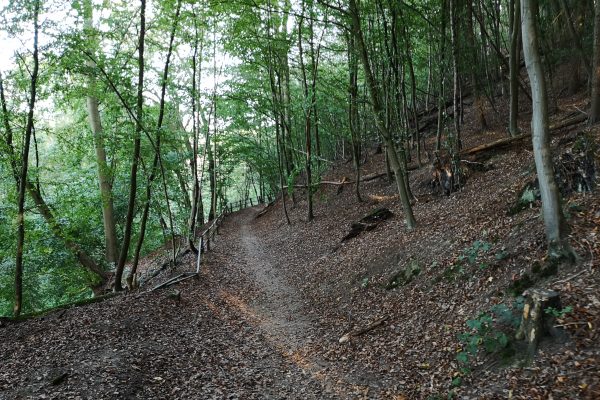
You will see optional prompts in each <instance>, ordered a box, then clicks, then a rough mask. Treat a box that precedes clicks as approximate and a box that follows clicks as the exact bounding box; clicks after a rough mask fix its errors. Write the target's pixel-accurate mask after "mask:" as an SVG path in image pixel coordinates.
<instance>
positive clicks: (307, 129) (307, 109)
mask: <svg viewBox="0 0 600 400" xmlns="http://www.w3.org/2000/svg"><path fill="white" fill-rule="evenodd" d="M305 5H306V4H305V2H302V15H301V16H300V19H299V21H298V53H299V57H300V72H301V75H302V87H303V90H304V103H305V106H304V138H305V149H306V160H305V162H306V166H305V170H306V186H307V189H306V199H307V202H308V210H307V218H308V220H309V221H312V220H313V218H314V214H313V201H312V200H313V199H312V170H311V164H312V129H311V119H312V115H311V114H312V105H311V104H310V103H308V102H309V95H310V94H309V90H308V81H307V78H306V68H305V65H304V57H303V54H304V51H303V48H302V25H303V22H304V18H305V17H304V11H305ZM311 98H312V97H311ZM307 103H308V104H307Z"/></svg>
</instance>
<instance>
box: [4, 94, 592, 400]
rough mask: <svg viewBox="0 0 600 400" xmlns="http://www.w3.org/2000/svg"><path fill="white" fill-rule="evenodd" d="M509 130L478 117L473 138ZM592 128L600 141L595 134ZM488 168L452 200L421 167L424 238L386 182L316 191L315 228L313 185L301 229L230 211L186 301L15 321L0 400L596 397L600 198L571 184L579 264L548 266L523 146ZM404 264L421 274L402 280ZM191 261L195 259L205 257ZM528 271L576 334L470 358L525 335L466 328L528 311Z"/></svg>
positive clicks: (561, 141) (505, 328)
mask: <svg viewBox="0 0 600 400" xmlns="http://www.w3.org/2000/svg"><path fill="white" fill-rule="evenodd" d="M569 101H571V100H569ZM563 109H567V107H563ZM563 114H564V115H566V114H568V112H564V113H563ZM564 115H562V116H561V115H558V116H556V117H555V119H556V120H560V119H561V118H562V117H564ZM467 117H468V116H467ZM524 119H525V118H523V120H524ZM522 122H523V121H522ZM523 125H525V123H524V124H523ZM523 128H524V129H525V127H523ZM580 130H582V127H581V126H574V127H569V128H566V129H564V130H562V131H560V132H556V133H555V134H554V138H553V143H554V147H555V150H556V152H557V153H562V152H564V151H566V149H569V148H571V147H572V145H573V142H574V140H575V137H576V133H577V132H578V131H580ZM503 134H504V133H503V132H502V131H501V129H500V128H498V129H497V130H495V131H493V130H492V131H489V132H486V133H483V134H482V133H477V132H475V130H474V129H472V127H471V128H470V129H467V130H466V137H465V142H466V145H467V146H474V145H477V144H480V143H485V142H489V141H491V140H494V139H498V138H500V137H502V136H503ZM590 135H591V137H593V138H594V139H595V140H596V142H597V143H600V135H599V129H598V128H595V129H593V130H592V131H591V132H590ZM485 164H486V166H487V167H488V168H487V171H485V172H483V171H479V172H477V171H473V172H471V173H470V174H469V177H468V179H467V180H466V183H465V185H464V187H463V188H462V190H461V191H458V192H455V193H452V194H451V195H450V196H448V197H446V196H444V195H440V194H437V193H435V192H432V189H431V187H430V186H429V185H428V182H429V181H430V179H431V173H430V171H429V168H428V167H424V168H422V169H419V170H417V171H415V172H414V173H411V187H412V188H413V192H414V194H415V196H416V198H417V201H416V203H415V207H414V210H415V215H416V218H417V221H418V226H417V228H416V229H415V230H414V231H412V232H407V231H406V229H405V228H404V224H403V221H402V210H401V208H400V203H399V199H398V198H397V196H396V195H395V190H394V185H391V184H389V183H388V182H387V181H386V180H385V179H384V178H382V179H379V180H373V181H370V182H366V183H364V184H363V185H362V191H363V196H364V198H365V200H366V201H365V202H363V203H357V202H356V200H355V197H354V194H353V191H352V188H351V187H350V186H349V185H348V186H345V187H344V189H343V190H342V191H341V192H338V188H339V187H338V186H331V185H322V188H321V189H320V190H319V192H318V193H317V194H316V196H315V199H316V201H315V220H314V221H312V222H307V221H306V218H305V211H306V207H305V206H306V205H305V203H304V197H303V194H302V193H301V192H299V193H297V196H296V197H297V199H298V201H297V204H296V205H295V207H293V209H291V210H290V217H291V220H292V224H291V225H287V224H286V222H285V219H284V216H283V209H282V204H281V201H279V202H277V203H276V204H275V206H274V207H272V208H271V209H270V210H269V211H268V212H267V213H266V214H265V215H263V216H262V217H260V218H258V219H256V218H255V216H256V215H257V214H258V213H259V211H261V208H260V207H254V208H250V209H246V210H242V211H240V212H238V213H234V214H232V215H230V216H228V217H227V218H226V219H225V222H224V225H223V227H222V229H221V230H220V235H219V236H218V238H217V241H216V243H215V245H214V246H213V251H212V252H210V253H209V254H208V255H207V257H206V259H205V264H204V266H203V270H202V273H201V276H200V279H199V280H187V281H186V282H184V283H182V284H180V285H178V286H177V289H178V290H180V299H177V298H175V297H176V296H173V294H174V292H173V290H174V289H173V288H167V289H164V290H158V291H155V292H145V291H144V290H143V289H142V290H140V291H139V292H134V293H129V294H126V295H124V296H120V297H118V298H113V299H110V300H107V301H105V302H102V303H97V304H91V305H88V306H84V307H78V308H74V309H68V310H65V311H59V312H55V313H51V314H49V315H47V316H45V317H41V318H37V319H33V320H28V321H24V322H18V323H17V322H4V323H2V324H1V325H0V360H1V363H0V399H29V398H31V399H38V398H78V397H79V398H97V399H102V398H106V399H109V398H144V399H148V398H182V399H185V398H215V399H221V398H243V399H247V398H274V399H278V398H281V399H283V398H286V399H288V398H296V399H306V398H314V399H322V398H340V399H346V398H382V399H392V398H393V399H403V398H407V399H434V398H440V399H442V398H449V397H453V396H463V398H486V399H492V398H499V399H500V398H513V399H517V398H519V399H532V398H540V399H542V398H544V399H545V398H569V399H571V398H572V399H576V398H590V399H591V398H598V397H599V396H600V371H599V370H598V368H599V366H600V346H599V345H598V343H600V341H599V339H600V334H599V331H598V326H599V324H600V300H599V297H600V296H599V295H598V293H600V291H599V289H600V271H599V262H598V261H597V260H599V259H600V241H599V240H598V236H597V235H598V228H599V226H600V199H599V196H598V194H597V191H596V192H595V193H592V194H589V193H587V194H585V193H582V194H579V193H576V194H572V195H570V196H569V197H568V198H567V202H566V204H565V207H566V209H567V210H568V212H569V223H570V224H571V226H572V243H573V245H574V247H575V250H576V251H577V253H578V254H579V256H580V260H579V262H578V264H577V265H576V266H574V267H568V268H567V267H561V268H559V269H558V271H557V272H556V273H553V272H552V271H547V270H544V269H543V268H541V269H542V271H545V273H541V272H540V271H538V268H537V267H536V266H537V265H539V266H543V265H544V254H545V244H544V243H545V239H544V234H543V223H542V221H541V217H540V210H539V203H538V202H536V201H533V202H532V203H531V206H529V207H526V208H525V209H524V210H522V211H520V212H517V213H511V212H510V209H511V208H512V207H513V205H514V202H515V200H516V199H517V197H518V195H519V193H520V191H521V190H522V188H523V187H524V185H525V184H526V183H528V182H530V181H531V180H532V178H533V170H534V169H533V157H532V154H531V150H530V146H529V145H528V141H527V140H524V141H522V142H520V143H519V144H517V145H516V146H512V147H510V148H508V149H503V150H502V151H495V152H491V153H489V154H488V157H487V160H486V161H485ZM363 169H364V174H365V175H366V174H370V173H376V172H377V173H380V172H382V171H384V170H385V167H384V160H383V158H382V156H381V155H379V154H373V151H369V153H368V155H367V160H366V162H365V164H364V165H363ZM344 176H346V177H351V176H352V171H351V168H350V165H349V164H339V165H336V168H334V169H332V170H331V171H330V172H329V175H328V176H327V177H326V179H327V180H332V181H333V180H341V179H342V177H344ZM378 207H387V208H389V209H390V210H391V211H392V212H393V213H394V215H395V216H394V217H393V218H391V219H389V220H387V221H384V222H382V223H381V224H379V225H378V226H377V227H376V228H375V229H374V230H372V231H369V232H364V233H362V234H361V235H359V236H358V237H356V238H353V239H350V240H348V241H345V242H342V241H341V239H342V238H343V237H344V236H345V235H346V234H347V233H348V230H349V227H350V224H351V223H352V222H355V221H357V220H359V219H360V218H361V217H362V216H364V215H365V214H367V213H368V212H370V211H372V210H373V209H375V208H378ZM406 267H410V268H411V269H410V271H411V273H410V274H409V276H406V278H403V275H402V274H401V272H402V271H403V270H405V269H406ZM179 268H180V269H187V270H193V269H195V266H194V259H193V258H191V257H190V258H187V259H186V261H185V262H184V264H183V265H182V266H180V267H179ZM526 275H527V276H529V277H531V278H532V280H533V281H534V282H533V284H534V285H535V286H536V287H543V288H551V289H554V290H557V291H559V293H560V295H561V299H562V305H563V307H565V308H567V307H570V308H571V311H568V309H566V310H565V309H563V310H562V311H563V312H562V314H561V313H560V311H561V310H557V312H559V314H560V315H559V318H558V320H557V324H559V325H561V326H562V327H564V329H565V331H566V332H567V333H568V338H567V340H566V341H563V342H562V343H559V342H556V341H554V342H551V341H548V342H544V343H543V344H542V346H541V349H540V352H539V354H538V356H537V357H536V358H535V359H534V360H533V361H532V362H531V363H524V362H523V360H522V358H521V357H519V355H520V354H518V353H519V347H517V346H516V345H513V344H510V343H509V344H508V345H507V347H506V348H502V349H498V350H499V351H498V352H496V353H493V354H488V353H486V352H485V351H484V350H483V349H481V350H480V351H479V353H478V356H476V357H475V356H468V363H461V362H459V361H458V360H457V356H458V355H460V354H461V352H462V351H464V350H465V347H466V346H465V343H463V342H461V340H460V339H459V337H460V336H461V335H463V336H465V335H466V337H467V338H470V339H473V338H474V340H475V342H476V344H477V343H479V342H483V341H484V339H485V338H486V337H491V336H493V335H496V334H500V333H504V334H505V335H506V337H507V338H512V337H513V335H514V328H511V327H510V326H509V325H510V324H508V325H503V324H501V323H500V322H501V321H500V319H501V318H500V316H498V315H496V314H494V315H493V316H494V318H495V319H494V322H491V323H489V325H490V329H489V330H488V331H487V332H485V333H481V338H477V337H476V332H475V331H474V330H473V327H474V326H475V325H474V324H476V323H473V322H470V324H471V326H470V327H469V326H467V321H468V320H471V321H479V322H480V323H482V321H484V320H483V319H481V318H478V317H479V316H480V315H481V314H482V313H487V314H489V315H492V314H490V310H492V309H494V310H500V309H501V308H500V306H499V305H500V304H503V305H505V306H506V307H505V308H504V309H503V310H505V311H506V310H512V311H513V313H514V314H513V316H512V318H513V319H514V318H516V319H518V312H519V311H518V305H517V306H516V307H513V305H514V303H515V302H516V303H518V299H519V297H515V295H520V294H522V292H523V291H524V290H525V289H526V287H525V286H527V285H524V284H523V283H526V282H525V280H524V279H523V278H524V277H525V276H526ZM542 275H545V276H542ZM518 282H521V283H522V284H521V286H519V285H516V283H518ZM504 314H506V313H504ZM373 323H375V324H373ZM482 324H483V325H485V324H487V322H485V321H484V322H483V323H482ZM480 325H481V324H480ZM361 331H364V332H362V333H358V332H361ZM351 332H354V333H356V335H350V337H349V340H340V339H341V338H342V337H343V336H345V335H346V334H348V333H351ZM486 335H487V336H486ZM494 337H496V336H494ZM479 339H481V340H479ZM499 341H500V339H497V342H499ZM496 344H497V343H496ZM482 347H483V346H476V348H482ZM515 353H517V354H515ZM467 368H468V370H467Z"/></svg>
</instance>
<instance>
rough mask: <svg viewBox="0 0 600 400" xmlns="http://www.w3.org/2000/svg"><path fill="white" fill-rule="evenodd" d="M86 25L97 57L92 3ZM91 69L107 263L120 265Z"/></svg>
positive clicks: (90, 92) (90, 104) (91, 112)
mask: <svg viewBox="0 0 600 400" xmlns="http://www.w3.org/2000/svg"><path fill="white" fill-rule="evenodd" d="M84 25H85V31H86V35H87V37H88V40H89V43H90V52H91V53H92V54H93V55H95V53H96V50H97V44H96V43H97V40H96V39H95V38H94V32H93V8H92V1H91V0H86V1H85V3H84ZM86 64H87V66H88V68H89V69H90V72H89V74H90V75H89V78H88V96H87V110H88V117H89V123H90V129H91V130H92V134H93V135H94V148H95V150H96V164H97V166H98V184H99V186H100V198H101V199H102V222H103V225H104V242H105V246H106V261H108V262H109V263H111V264H113V265H114V266H116V265H117V263H118V262H119V247H118V242H117V229H116V224H115V216H114V215H115V211H114V207H113V194H112V185H111V180H110V173H109V167H108V162H107V161H106V150H105V148H104V132H103V129H102V121H101V119H100V111H99V110H98V98H97V97H96V92H97V85H96V77H95V72H94V69H95V67H96V64H95V63H94V62H93V61H92V60H91V59H88V61H87V62H86Z"/></svg>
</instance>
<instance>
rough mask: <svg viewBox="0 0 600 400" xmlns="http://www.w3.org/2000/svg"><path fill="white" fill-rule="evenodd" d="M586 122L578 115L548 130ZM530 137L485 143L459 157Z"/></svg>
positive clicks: (585, 117) (551, 126)
mask: <svg viewBox="0 0 600 400" xmlns="http://www.w3.org/2000/svg"><path fill="white" fill-rule="evenodd" d="M586 120H587V116H586V115H583V114H579V115H576V116H574V117H571V118H567V119H564V120H562V121H560V122H557V123H555V124H552V125H550V130H551V131H555V130H559V129H563V128H566V127H569V126H572V125H576V124H578V123H581V122H585V121H586ZM530 136H531V134H530V133H524V134H522V135H518V136H514V137H509V138H503V139H498V140H494V141H493V142H489V143H485V144H482V145H479V146H475V147H472V148H470V149H467V150H463V151H461V152H460V155H461V156H467V155H472V154H475V153H479V152H482V151H486V150H491V149H495V148H498V147H502V146H505V145H512V144H513V143H514V142H517V141H519V140H521V139H524V138H528V137H530Z"/></svg>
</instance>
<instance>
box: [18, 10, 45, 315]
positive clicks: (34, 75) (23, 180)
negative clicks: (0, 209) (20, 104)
mask: <svg viewBox="0 0 600 400" xmlns="http://www.w3.org/2000/svg"><path fill="white" fill-rule="evenodd" d="M39 13H40V1H39V0H36V1H35V3H34V10H33V70H32V72H31V86H30V90H29V111H28V113H27V125H26V127H25V132H24V135H23V136H24V139H23V152H22V156H21V173H20V176H19V192H18V199H17V207H18V211H17V253H16V257H15V304H14V308H13V314H14V316H15V317H18V316H19V315H20V314H21V309H22V308H23V247H24V243H25V191H26V188H27V170H28V167H29V146H30V143H31V135H32V132H33V113H34V110H35V100H36V94H37V80H38V72H39V66H40V61H39V52H38V38H39V24H38V16H39Z"/></svg>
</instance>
